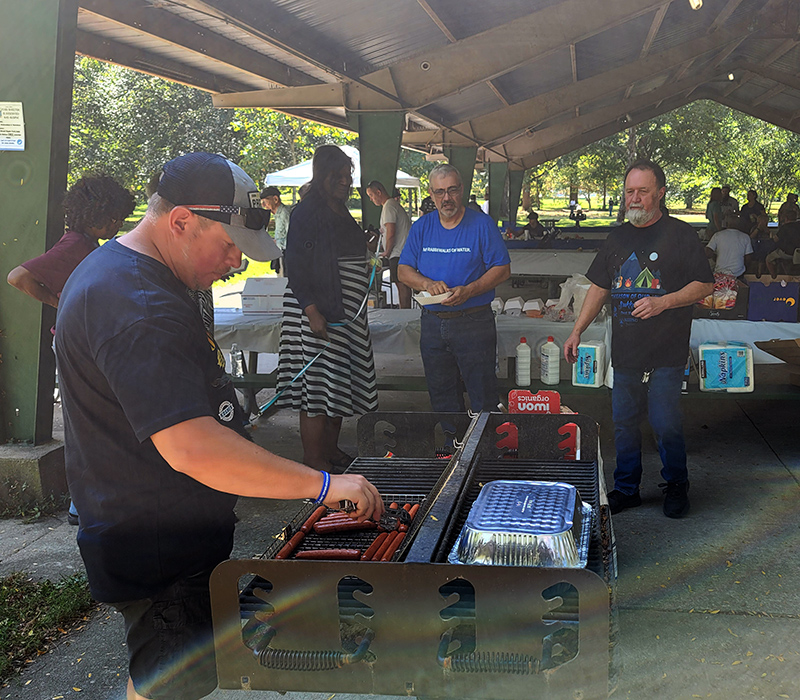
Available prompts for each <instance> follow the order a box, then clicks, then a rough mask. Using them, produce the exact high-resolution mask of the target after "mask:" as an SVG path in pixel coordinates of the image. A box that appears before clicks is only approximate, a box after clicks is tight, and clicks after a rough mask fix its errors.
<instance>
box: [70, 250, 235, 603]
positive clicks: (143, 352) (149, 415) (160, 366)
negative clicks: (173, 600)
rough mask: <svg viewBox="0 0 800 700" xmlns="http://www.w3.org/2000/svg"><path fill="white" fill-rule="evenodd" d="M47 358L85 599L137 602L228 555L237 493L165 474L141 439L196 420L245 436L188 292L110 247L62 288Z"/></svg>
mask: <svg viewBox="0 0 800 700" xmlns="http://www.w3.org/2000/svg"><path fill="white" fill-rule="evenodd" d="M56 357H57V360H58V369H59V373H60V378H61V381H60V387H61V392H62V400H63V408H64V428H65V437H66V440H65V442H66V467H67V479H68V482H69V489H70V494H71V496H72V499H73V500H74V501H75V505H76V507H77V509H78V512H79V513H80V515H81V522H80V529H79V531H78V545H79V546H80V550H81V555H82V556H83V559H84V562H85V564H86V571H87V574H88V577H89V584H90V587H91V591H92V595H93V596H94V598H95V599H96V600H99V601H103V602H109V603H114V602H121V601H126V600H135V599H141V598H146V597H149V596H152V595H153V594H155V593H156V592H158V591H159V590H162V589H163V588H165V587H167V586H169V585H170V584H171V583H173V582H174V581H176V580H178V579H180V578H183V577H185V576H188V575H192V574H195V573H197V572H199V571H202V570H204V569H207V568H209V567H213V566H214V565H216V564H217V563H219V562H220V561H222V560H224V559H226V558H227V557H228V556H229V554H230V550H231V546H232V543H233V527H234V514H233V507H234V505H235V503H236V497H235V496H232V495H230V494H227V493H222V492H219V491H215V490H213V489H211V488H208V487H207V486H204V485H203V484H201V483H199V482H198V481H195V480H194V479H192V478H190V477H188V476H186V475H185V474H181V473H179V472H177V471H175V470H174V469H172V468H171V467H170V466H169V465H168V464H167V462H166V461H164V459H163V458H162V457H161V455H160V454H159V453H158V451H157V450H156V448H155V446H154V445H153V442H152V440H151V439H150V437H151V436H152V435H153V434H154V433H157V432H159V431H160V430H164V429H165V428H168V427H171V426H173V425H176V424H178V423H181V422H183V421H186V420H190V419H192V418H198V417H201V416H213V417H214V418H216V419H217V420H218V421H219V422H220V423H221V424H222V425H225V426H227V427H229V428H232V429H234V430H237V432H240V433H241V434H244V430H243V428H242V425H243V415H242V412H241V409H240V408H239V406H238V403H237V401H236V397H235V394H234V391H233V387H232V385H231V383H230V379H229V377H228V376H227V375H226V374H225V371H224V358H223V357H222V353H221V352H220V350H219V349H218V347H217V346H216V344H215V342H214V340H213V338H212V337H211V335H210V334H209V333H207V332H206V329H205V327H204V326H203V322H202V319H201V317H200V314H199V312H198V308H197V306H196V305H195V303H194V302H193V301H192V300H191V299H190V297H189V295H188V293H187V290H186V287H185V286H184V285H183V284H182V283H181V282H180V281H179V280H178V279H177V278H176V277H175V276H174V275H173V274H172V273H171V272H170V270H169V269H168V268H167V267H165V266H164V265H162V264H161V263H159V262H157V261H156V260H154V259H152V258H149V257H147V256H145V255H141V254H139V253H136V252H134V251H132V250H130V249H128V248H126V247H125V246H123V245H121V244H120V243H119V242H117V241H110V242H109V243H107V244H106V245H104V246H103V247H102V248H99V249H98V250H96V251H95V252H93V253H92V254H91V255H90V256H89V257H88V258H87V259H86V260H85V261H84V262H83V263H81V264H80V265H79V266H78V267H77V269H76V270H75V272H73V273H72V276H71V277H70V279H69V281H68V283H67V285H66V286H65V288H64V291H63V293H62V295H61V300H60V303H59V307H58V322H57V331H56ZM219 468H220V469H224V468H225V465H224V464H220V465H219Z"/></svg>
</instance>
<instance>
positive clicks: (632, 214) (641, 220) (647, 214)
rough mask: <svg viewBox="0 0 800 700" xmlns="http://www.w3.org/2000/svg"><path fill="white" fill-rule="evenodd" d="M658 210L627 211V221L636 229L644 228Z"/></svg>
mask: <svg viewBox="0 0 800 700" xmlns="http://www.w3.org/2000/svg"><path fill="white" fill-rule="evenodd" d="M657 211H658V209H653V210H651V211H648V210H647V209H628V221H630V222H631V223H632V224H633V225H634V226H636V227H637V228H641V227H642V226H646V225H647V224H649V223H650V222H651V221H652V220H653V219H654V218H655V216H656V212H657Z"/></svg>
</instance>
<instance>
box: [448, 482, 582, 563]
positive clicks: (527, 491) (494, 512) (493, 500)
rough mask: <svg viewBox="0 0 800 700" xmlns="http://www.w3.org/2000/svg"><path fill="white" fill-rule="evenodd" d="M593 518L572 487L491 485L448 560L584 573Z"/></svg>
mask: <svg viewBox="0 0 800 700" xmlns="http://www.w3.org/2000/svg"><path fill="white" fill-rule="evenodd" d="M592 516H593V513H592V508H591V506H589V505H587V504H584V503H583V502H582V501H581V498H580V494H579V493H578V490H577V489H576V488H575V487H574V486H571V485H570V484H565V483H562V482H552V481H491V482H489V483H488V484H486V485H485V486H484V487H483V488H482V489H481V492H480V494H478V498H477V499H475V503H473V505H472V508H471V510H470V512H469V515H468V516H467V522H466V523H465V524H464V527H463V529H462V530H461V533H460V534H459V536H458V539H457V540H456V543H455V545H454V546H453V549H452V551H451V552H450V555H449V557H448V561H449V562H450V563H451V564H480V565H485V566H548V567H563V568H583V567H585V566H586V562H587V560H588V556H589V539H590V537H591V531H592Z"/></svg>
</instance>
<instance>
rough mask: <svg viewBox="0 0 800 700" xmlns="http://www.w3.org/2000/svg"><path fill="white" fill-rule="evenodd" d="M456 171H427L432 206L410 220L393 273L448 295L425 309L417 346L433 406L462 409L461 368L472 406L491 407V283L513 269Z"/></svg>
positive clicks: (494, 340) (494, 379)
mask: <svg viewBox="0 0 800 700" xmlns="http://www.w3.org/2000/svg"><path fill="white" fill-rule="evenodd" d="M463 188H464V186H463V184H462V182H461V173H459V172H458V170H457V169H456V168H454V167H453V166H452V165H437V166H436V167H435V168H434V169H433V170H431V174H430V188H429V190H430V193H431V196H432V197H433V201H434V203H435V204H436V212H431V213H429V214H426V215H425V216H423V217H421V218H419V219H418V220H417V221H416V222H414V224H413V225H412V226H411V231H409V234H408V239H407V240H406V244H405V247H404V248H403V252H402V254H401V255H400V263H399V265H398V277H399V278H400V281H401V282H402V283H403V284H405V285H407V286H409V287H411V288H412V289H415V290H417V291H425V292H428V293H429V294H431V295H432V296H436V295H438V294H448V296H447V297H446V298H444V299H443V300H442V302H441V303H439V304H430V305H427V306H425V307H423V310H422V319H421V331H422V333H421V337H420V352H421V354H422V363H423V365H424V367H425V378H426V379H427V382H428V393H429V394H430V398H431V406H432V408H433V410H434V411H437V412H459V413H460V412H463V411H464V410H465V407H464V396H463V394H462V393H461V392H460V391H459V374H460V375H461V377H462V378H463V380H464V384H465V386H466V389H467V393H468V394H469V402H470V408H471V409H472V410H473V411H490V410H492V409H493V408H494V407H495V406H496V405H497V377H496V375H495V354H496V353H495V348H496V346H497V333H496V330H495V325H494V315H493V314H492V309H491V306H490V304H491V302H492V299H493V298H494V289H495V287H497V285H499V284H500V283H501V282H504V281H505V280H507V279H508V278H509V277H510V275H511V259H510V257H509V255H508V250H506V246H505V243H503V239H502V238H501V237H500V232H499V230H498V229H497V226H496V225H495V224H494V222H493V221H492V220H491V219H490V218H489V217H488V216H486V215H485V214H483V213H482V212H477V211H473V210H472V209H467V208H466V207H465V206H464V199H463Z"/></svg>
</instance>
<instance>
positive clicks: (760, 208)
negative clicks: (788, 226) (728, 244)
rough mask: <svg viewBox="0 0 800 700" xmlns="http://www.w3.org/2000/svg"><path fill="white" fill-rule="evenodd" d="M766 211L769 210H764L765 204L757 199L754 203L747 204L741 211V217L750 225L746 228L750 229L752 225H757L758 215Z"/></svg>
mask: <svg viewBox="0 0 800 700" xmlns="http://www.w3.org/2000/svg"><path fill="white" fill-rule="evenodd" d="M766 213H767V212H766V211H765V210H764V205H763V204H762V203H761V202H759V201H758V200H756V201H755V202H754V203H753V204H750V203H747V204H745V205H744V206H743V207H742V208H741V210H740V211H739V217H740V218H741V220H742V222H744V223H745V224H747V226H748V228H747V229H745V230H749V227H750V226H755V225H756V223H757V222H758V217H759V216H761V215H762V214H766Z"/></svg>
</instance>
